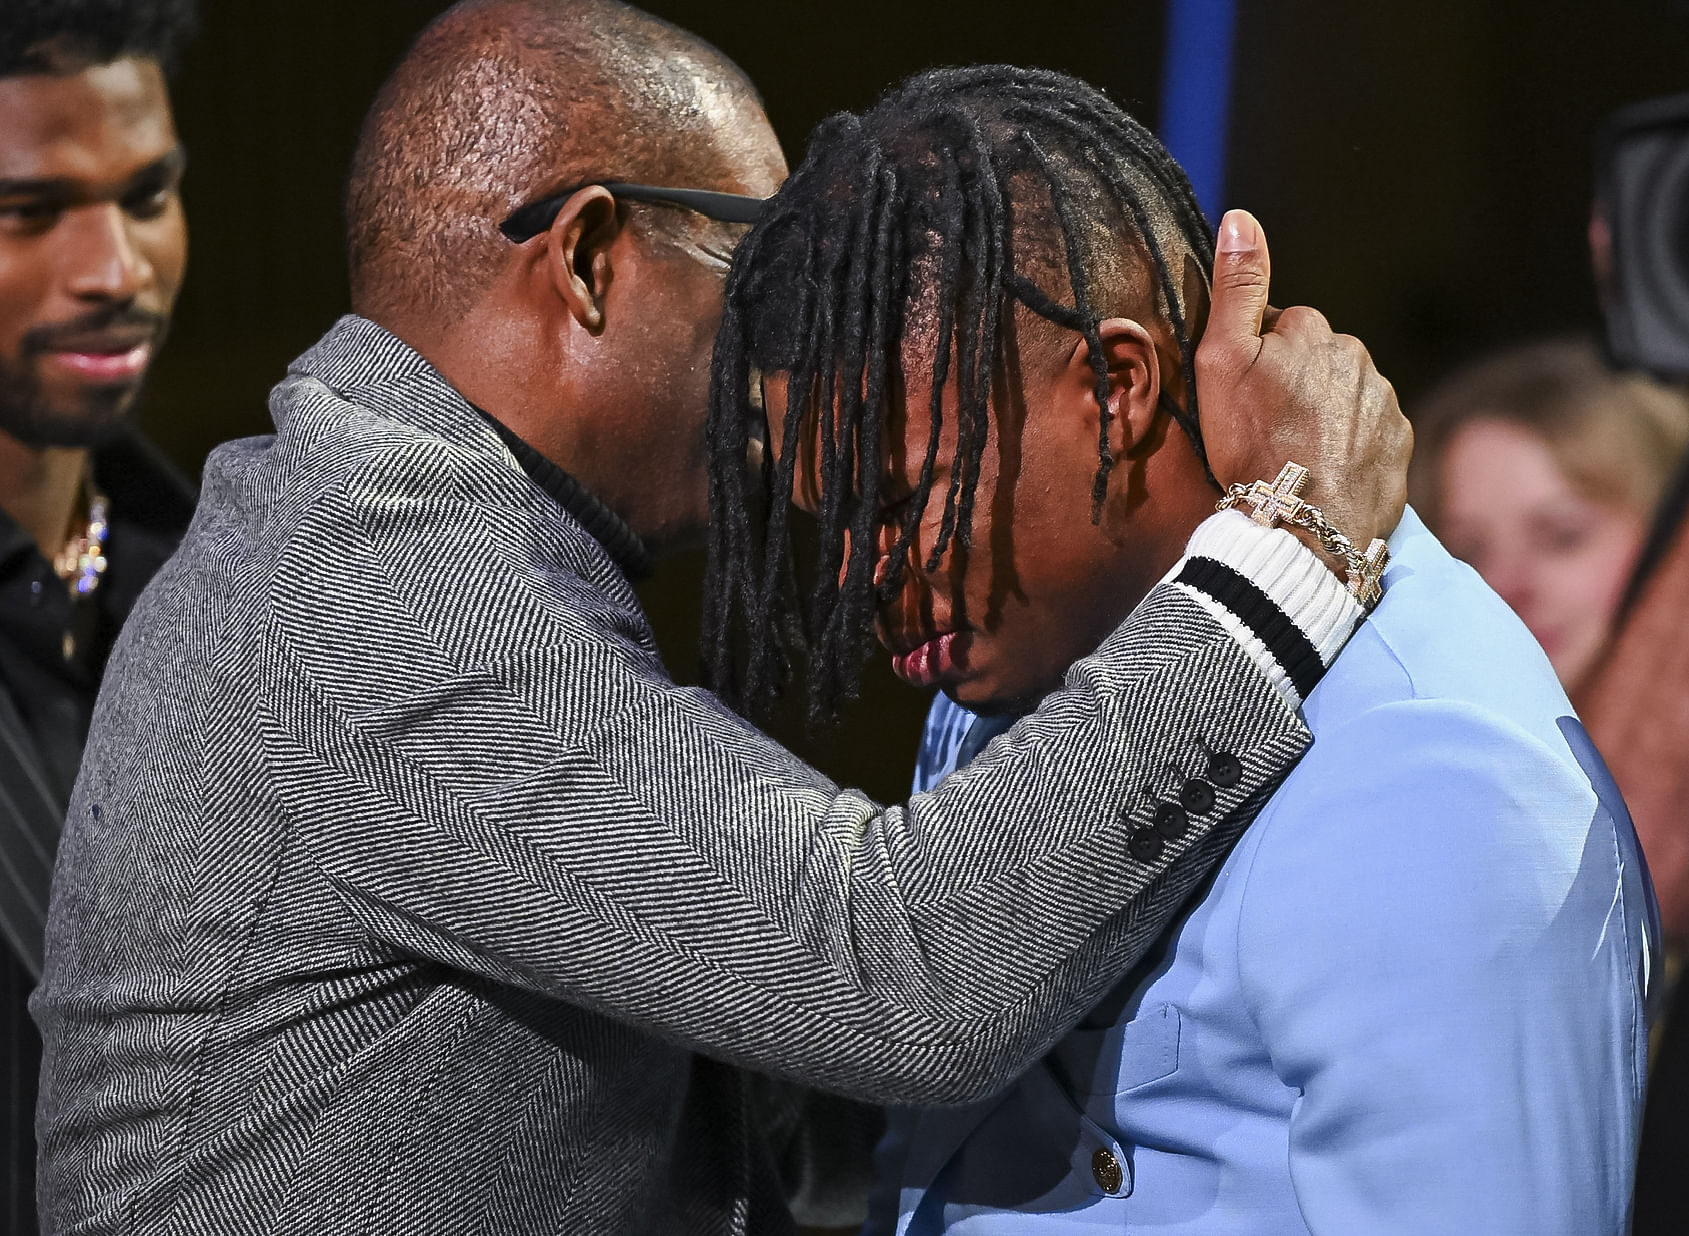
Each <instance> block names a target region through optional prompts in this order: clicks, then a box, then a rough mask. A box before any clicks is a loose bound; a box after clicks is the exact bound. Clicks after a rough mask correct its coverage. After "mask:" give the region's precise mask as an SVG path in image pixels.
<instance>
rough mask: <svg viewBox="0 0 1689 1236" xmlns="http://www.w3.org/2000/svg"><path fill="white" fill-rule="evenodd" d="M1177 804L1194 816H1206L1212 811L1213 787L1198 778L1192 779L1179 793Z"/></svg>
mask: <svg viewBox="0 0 1689 1236" xmlns="http://www.w3.org/2000/svg"><path fill="white" fill-rule="evenodd" d="M1179 802H1180V803H1182V804H1183V805H1184V808H1185V810H1186V811H1189V812H1191V813H1192V814H1194V815H1207V814H1208V813H1209V812H1210V811H1212V810H1214V787H1213V786H1211V785H1209V784H1208V782H1206V781H1204V780H1202V779H1201V778H1200V777H1192V778H1191V779H1190V780H1189V781H1187V782H1185V786H1184V788H1183V789H1182V790H1180V791H1179Z"/></svg>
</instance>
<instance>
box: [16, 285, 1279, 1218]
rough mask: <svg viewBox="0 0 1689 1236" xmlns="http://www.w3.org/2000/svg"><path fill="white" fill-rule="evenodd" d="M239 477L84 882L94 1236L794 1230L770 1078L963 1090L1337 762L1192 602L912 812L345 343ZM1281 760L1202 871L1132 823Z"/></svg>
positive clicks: (194, 534) (1012, 1053)
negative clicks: (1320, 765) (1223, 764)
mask: <svg viewBox="0 0 1689 1236" xmlns="http://www.w3.org/2000/svg"><path fill="white" fill-rule="evenodd" d="M273 410H274V414H275V420H276V425H277V429H278V433H277V436H276V437H275V438H274V439H273V440H271V439H256V440H252V441H248V442H242V443H235V444H232V445H229V446H226V447H224V448H222V449H221V450H219V451H218V452H217V453H216V454H215V455H214V456H213V457H212V459H211V461H210V463H209V464H208V466H207V471H206V476H205V486H204V493H203V497H202V499H201V501H200V506H199V511H198V514H197V516H196V518H195V520H194V524H193V527H192V529H191V531H190V533H189V536H188V538H187V541H186V542H185V544H184V545H183V548H182V550H181V552H180V553H179V554H178V555H177V556H176V557H175V559H174V560H173V561H172V562H171V563H170V564H169V565H168V566H167V567H166V568H165V569H164V571H163V572H162V573H161V574H160V575H159V577H158V578H157V580H156V581H155V582H154V584H153V586H152V588H151V590H150V591H149V592H148V594H147V595H146V597H145V598H144V599H143V601H142V603H141V604H140V606H139V607H138V608H137V610H136V611H135V613H134V616H133V618H132V619H131V621H130V625H129V627H128V628H127V630H126V632H125V634H124V637H123V641H122V643H121V644H120V646H119V648H118V651H117V653H116V655H115V657H114V658H113V661H112V664H111V669H110V671H109V672H108V675H107V679H106V683H105V689H104V693H103V695H102V697H101V700H100V705H99V710H98V714H97V716H96V718H95V724H94V734H93V737H92V740H91V742H90V744H89V748H88V756H87V760H86V762H85V763H84V765H83V770H82V777H81V780H80V781H79V783H78V787H77V791H76V795H75V798H74V801H73V802H72V804H71V809H70V816H69V820H68V823H67V826H66V831H65V836H64V841H63V846H62V849H61V852H60V860H59V867H58V871H57V875H56V877H55V883H54V889H53V900H52V909H51V916H50V924H49V944H48V957H47V968H46V975H45V979H44V982H43V985H42V987H41V989H40V992H39V993H38V995H37V997H36V1001H35V1005H34V1007H35V1010H36V1014H37V1017H38V1020H39V1021H40V1022H41V1024H42V1027H43V1030H44V1033H45V1038H46V1043H47V1056H48V1058H47V1065H46V1068H45V1071H44V1073H43V1092H42V1102H41V1109H40V1119H39V1129H40V1134H41V1140H42V1146H43V1152H42V1172H41V1200H42V1203H43V1214H44V1224H45V1229H46V1231H47V1232H49V1233H54V1234H64V1233H72V1232H75V1233H87V1234H93V1233H101V1234H104V1233H133V1234H136V1236H140V1234H147V1236H153V1234H159V1233H172V1234H188V1233H205V1234H207V1236H209V1234H212V1233H215V1234H217V1236H239V1234H241V1233H260V1232H262V1233H299V1234H300V1236H304V1234H306V1233H309V1234H311V1236H326V1234H330V1233H335V1234H338V1233H391V1234H395V1236H426V1234H432V1233H441V1234H446V1233H450V1234H451V1236H466V1234H472V1233H501V1234H509V1236H519V1234H528V1233H606V1234H613V1233H642V1234H643V1233H669V1232H674V1233H699V1234H707V1236H716V1234H726V1233H742V1232H753V1233H763V1232H781V1231H785V1230H788V1228H789V1225H790V1219H789V1217H788V1215H787V1212H786V1209H785V1206H784V1203H783V1200H782V1195H781V1190H782V1185H781V1182H780V1181H779V1180H778V1179H777V1175H776V1173H775V1171H774V1169H773V1167H772V1166H771V1164H772V1163H773V1162H774V1160H775V1158H776V1157H777V1156H776V1153H775V1152H774V1150H773V1149H771V1148H770V1147H769V1146H768V1145H767V1144H766V1139H765V1138H764V1137H763V1135H762V1131H761V1130H762V1127H763V1126H762V1123H761V1117H760V1116H759V1114H758V1108H757V1104H756V1102H755V1100H754V1094H756V1093H761V1092H762V1088H761V1087H757V1088H753V1087H750V1086H749V1085H747V1081H748V1079H747V1078H746V1077H745V1076H744V1075H743V1074H742V1073H741V1072H740V1071H739V1070H740V1069H741V1068H748V1069H756V1070H760V1071H764V1072H767V1073H771V1074H774V1075H777V1076H780V1077H785V1078H790V1079H799V1080H802V1081H805V1082H808V1083H811V1084H813V1085H816V1086H820V1087H824V1088H828V1089H831V1090H835V1091H838V1092H842V1093H846V1094H849V1095H853V1096H857V1097H860V1098H865V1099H872V1100H893V1101H899V1102H904V1103H945V1102H954V1101H963V1100H968V1099H970V1098H974V1097H977V1096H980V1095H982V1094H985V1093H987V1092H989V1091H991V1090H993V1089H994V1088H997V1087H1000V1086H1002V1085H1003V1084H1004V1083H1006V1082H1007V1081H1008V1080H1009V1079H1010V1078H1011V1077H1013V1076H1014V1075H1015V1074H1016V1072H1017V1071H1018V1070H1020V1069H1022V1068H1024V1067H1025V1066H1026V1065H1028V1064H1029V1063H1030V1062H1031V1061H1033V1060H1034V1059H1036V1058H1037V1057H1038V1056H1039V1055H1040V1053H1041V1052H1043V1051H1044V1050H1045V1048H1046V1047H1047V1045H1048V1044H1050V1043H1051V1042H1052V1041H1053V1040H1054V1039H1055V1038H1056V1037H1057V1036H1058V1035H1059V1034H1061V1033H1062V1031H1063V1030H1064V1028H1065V1027H1066V1026H1067V1025H1069V1024H1070V1023H1071V1022H1073V1021H1074V1020H1075V1019H1076V1018H1077V1017H1078V1016H1079V1015H1080V1013H1081V1012H1082V1011H1083V1009H1084V1008H1085V1007H1086V1006H1087V1005H1088V1004H1089V1003H1091V1002H1092V1001H1093V999H1095V998H1096V997H1097V996H1099V995H1100V994H1101V993H1102V992H1104V991H1105V990H1106V989H1107V988H1108V987H1109V986H1110V984H1111V983H1112V982H1113V981H1114V980H1115V979H1116V978H1118V977H1119V975H1120V974H1121V973H1122V972H1123V971H1124V970H1125V969H1126V968H1127V966H1128V965H1130V963H1131V962H1132V961H1133V959H1134V958H1136V957H1137V956H1138V955H1140V954H1141V953H1142V952H1143V950H1144V949H1145V948H1146V947H1147V946H1148V944H1149V943H1150V942H1151V940H1152V939H1153V937H1154V936H1155V934H1156V933H1157V932H1158V931H1159V930H1160V929H1161V927H1162V925H1163V924H1164V923H1165V921H1166V920H1167V919H1168V917H1169V916H1170V915H1171V914H1172V912H1173V911H1174V909H1175V908H1176V907H1177V905H1178V903H1179V902H1180V901H1181V900H1183V898H1184V897H1185V896H1186V894H1187V893H1188V892H1189V891H1190V889H1191V887H1192V886H1193V884H1194V883H1195V882H1196V881H1197V880H1198V879H1200V877H1201V875H1202V874H1203V872H1204V870H1205V869H1206V868H1207V867H1209V866H1210V865H1211V864H1212V862H1213V861H1214V860H1215V859H1216V858H1217V857H1218V855H1219V854H1220V852H1221V851H1222V850H1223V849H1224V848H1225V846H1226V845H1228V844H1229V843H1230V841H1231V840H1232V839H1233V838H1234V837H1235V835H1236V833H1237V831H1238V830H1239V829H1240V828H1241V827H1242V825H1243V824H1244V823H1245V821H1246V820H1247V819H1248V818H1249V817H1250V816H1252V815H1253V812H1254V810H1255V809H1256V808H1257V807H1258V806H1259V804H1260V803H1261V802H1262V801H1263V800H1264V798H1265V796H1266V794H1267V793H1268V792H1269V791H1270V789H1271V788H1272V787H1273V786H1274V785H1276V784H1277V782H1278V780H1279V779H1280V777H1281V776H1282V774H1283V772H1284V771H1285V770H1286V768H1287V767H1288V766H1289V764H1290V763H1291V762H1292V761H1293V760H1294V759H1295V757H1296V756H1297V755H1298V754H1299V753H1300V752H1301V750H1302V749H1303V748H1304V746H1305V744H1306V742H1307V736H1306V732H1305V731H1304V730H1303V728H1302V727H1301V725H1300V724H1299V722H1298V721H1297V720H1296V719H1295V717H1294V716H1293V715H1292V714H1291V713H1290V712H1289V710H1287V709H1286V708H1285V707H1284V705H1283V704H1282V703H1281V702H1280V701H1279V699H1278V698H1277V696H1275V695H1274V693H1273V692H1272V690H1271V689H1270V688H1269V687H1268V685H1267V683H1266V681H1265V679H1264V678H1263V676H1262V675H1261V674H1260V673H1259V672H1258V671H1257V670H1256V669H1255V668H1254V667H1253V666H1252V665H1251V663H1250V662H1249V660H1248V659H1247V657H1246V656H1245V655H1244V654H1243V653H1242V652H1241V651H1240V650H1239V649H1238V647H1237V646H1236V645H1235V644H1234V643H1233V642H1232V640H1230V639H1229V638H1228V637H1227V636H1226V635H1224V634H1223V633H1222V632H1221V631H1220V630H1219V628H1218V627H1217V626H1216V625H1215V624H1214V623H1213V622H1212V621H1211V620H1210V619H1208V618H1207V617H1206V616H1205V615H1203V614H1202V613H1201V612H1200V610H1199V609H1198V607H1196V606H1194V605H1192V604H1190V603H1188V602H1187V601H1186V600H1184V599H1182V598H1181V597H1179V596H1177V595H1176V594H1175V593H1174V592H1172V591H1171V590H1168V589H1162V590H1158V592H1157V593H1156V594H1155V595H1153V596H1152V597H1151V598H1150V600H1149V601H1148V602H1147V603H1146V604H1145V606H1144V607H1143V608H1142V609H1141V610H1140V612H1139V614H1138V615H1137V616H1136V617H1135V618H1134V620H1133V621H1132V622H1130V623H1128V624H1127V626H1126V628H1124V629H1123V632H1122V633H1121V634H1119V635H1117V636H1115V637H1114V638H1113V639H1112V641H1111V642H1110V644H1109V645H1107V646H1106V647H1105V649H1104V650H1103V651H1102V652H1101V653H1100V654H1099V655H1097V656H1096V657H1094V658H1092V659H1090V660H1088V661H1086V662H1084V663H1082V664H1081V665H1079V666H1078V667H1076V669H1075V670H1074V672H1073V674H1072V676H1071V686H1070V689H1069V690H1067V691H1065V692H1063V693H1061V694H1059V695H1058V696H1057V697H1055V698H1053V699H1052V700H1051V701H1050V702H1049V704H1048V705H1047V706H1046V707H1045V708H1044V709H1042V710H1041V711H1040V712H1039V713H1038V714H1037V716H1036V718H1035V719H1033V720H1031V721H1030V722H1028V723H1026V724H1023V725H1022V726H1020V727H1019V728H1018V729H1017V730H1016V731H1014V733H1013V734H1012V735H1010V736H1009V737H1008V738H1007V739H1005V740H1004V741H1002V742H1000V743H999V744H998V745H997V746H996V747H994V748H993V749H992V751H991V752H989V753H988V754H987V755H986V756H985V757H984V758H982V759H981V760H979V761H978V762H976V763H975V764H974V765H973V766H972V767H971V768H970V769H969V770H968V771H967V772H965V773H963V774H961V775H959V776H957V777H955V778H953V779H952V780H951V781H949V782H947V783H946V785H945V786H944V788H943V790H942V791H941V792H939V793H935V794H931V795H926V796H922V797H920V798H917V799H915V800H914V801H913V802H911V803H910V804H909V805H908V806H907V807H906V808H905V807H894V808H881V807H879V806H877V805H876V804H874V803H872V802H870V801H868V800H867V799H866V798H865V797H863V795H861V794H859V793H856V792H854V791H851V790H841V789H840V788H839V787H837V786H835V785H833V784H831V783H830V782H829V781H827V780H826V779H825V778H823V777H822V776H820V775H819V774H817V773H816V772H814V771H812V770H810V769H808V768H806V767H804V766H803V765H801V764H799V763H797V762H796V761H795V760H793V759H792V758H791V757H790V756H788V755H787V754H786V753H785V752H783V751H782V750H781V749H779V748H778V747H776V746H774V745H773V744H771V743H769V742H768V741H767V740H766V739H764V738H762V737H761V736H759V735H758V734H757V733H755V732H754V731H753V730H751V729H750V728H748V727H747V726H745V725H744V724H743V723H742V722H740V721H739V720H737V719H736V718H735V717H733V716H732V715H731V714H729V713H728V712H727V711H726V710H724V709H723V708H722V707H721V706H720V705H719V704H718V703H717V702H716V701H715V700H714V699H713V698H712V697H711V696H709V695H707V694H705V693H704V692H701V691H698V690H691V689H682V688H678V687H676V686H674V685H673V684H672V683H671V682H670V681H669V680H668V678H667V677H666V675H665V673H664V671H663V667H662V665H661V664H660V663H659V661H658V658H657V654H656V651H655V648H654V645H653V643H652V639H651V633H650V631H649V629H648V628H647V625H646V621H645V618H644V616H643V615H642V613H641V611H640V608H639V606H638V604H637V602H636V600H635V598H634V594H633V592H632V591H631V589H630V588H629V586H628V584H627V582H626V580H625V579H624V578H623V577H622V576H621V575H620V574H619V573H618V571H617V570H616V569H615V567H614V566H613V565H612V563H611V562H610V561H609V560H608V559H607V558H606V557H605V555H604V554H603V552H602V550H601V549H600V548H599V547H598V545H597V544H596V543H595V542H593V541H592V540H591V539H590V538H588V537H587V536H586V535H585V534H584V533H583V532H582V531H581V530H580V528H579V526H578V525H576V524H575V523H574V521H573V520H571V519H570V518H569V517H568V516H566V515H565V514H564V513H562V512H561V511H560V510H559V509H558V508H557V507H556V506H555V504H553V503H552V502H551V500H550V499H548V498H547V497H546V496H545V495H544V494H543V493H542V492H541V490H539V489H538V488H537V487H536V486H535V485H534V484H533V483H531V482H530V481H529V479H528V478H527V476H526V475H525V474H524V473H522V472H521V471H520V470H519V469H518V467H517V466H516V463H515V461H514V460H513V459H512V458H511V456H510V455H509V453H508V452H507V451H506V450H505V448H504V446H503V444H502V443H501V442H500V441H499V439H498V437H497V436H496V435H495V434H494V432H493V431H492V429H491V428H489V427H488V426H487V424H486V423H485V422H484V421H482V420H481V419H480V418H479V417H478V416H477V415H476V414H475V413H474V412H473V411H472V409H470V407H469V406H468V405H467V404H466V403H465V402H464V401H463V400H462V399H461V398H460V397H459V396H457V395H456V393H455V392H453V391H452V390H451V389H450V388H449V387H448V386H447V385H446V384H445V383H444V382H443V381H442V380H441V378H440V377H439V375H438V374H436V373H435V372H434V371H433V370H432V369H431V368H430V367H429V366H428V365H427V364H426V363H425V362H424V361H422V359H421V358H420V357H418V356H417V355H416V354H415V353H413V352H411V351H410V350H409V349H408V348H406V347H405V346H404V345H402V344H401V343H399V342H398V341H397V340H396V339H394V338H393V337H392V336H391V335H389V334H387V333H386V332H384V331H382V330H380V329H379V328H378V327H375V326H374V325H373V324H371V323H369V322H366V321H362V320H359V319H355V318H349V319H345V320H343V321H342V322H341V323H340V324H339V325H337V326H336V327H335V329H334V330H333V331H331V332H330V334H329V335H328V336H327V337H326V338H325V339H324V340H323V341H322V342H321V343H320V344H318V346H317V347H316V348H315V349H313V350H312V351H311V352H310V353H308V354H307V355H306V356H304V357H303V358H302V359H301V360H300V361H299V362H297V364H296V365H295V366H294V368H293V370H292V371H291V373H290V375H289V377H288V378H287V380H286V381H285V382H284V383H283V384H282V385H281V386H280V387H278V388H277V390H276V392H275V395H274V398H273ZM1201 742H1206V743H1207V744H1209V745H1210V746H1211V747H1216V748H1220V749H1225V750H1232V751H1235V752H1237V753H1238V754H1239V755H1240V756H1241V757H1242V759H1243V763H1244V767H1245V769H1246V778H1245V780H1244V783H1243V784H1242V785H1241V786H1239V787H1237V788H1236V789H1233V790H1227V791H1224V792H1223V794H1222V801H1221V805H1220V807H1219V809H1217V810H1216V811H1215V812H1213V813H1211V815H1210V816H1209V817H1208V818H1207V820H1206V821H1203V822H1199V825H1198V827H1197V828H1195V829H1193V831H1192V832H1191V833H1190V834H1189V835H1188V836H1187V837H1186V838H1185V839H1184V840H1182V841H1180V842H1179V843H1177V844H1174V845H1170V846H1169V847H1168V852H1167V855H1166V856H1165V857H1164V858H1163V859H1162V860H1160V861H1159V862H1157V863H1156V864H1145V863H1142V862H1139V861H1136V860H1134V859H1132V858H1130V857H1128V856H1127V854H1126V851H1125V830H1124V826H1123V824H1122V821H1121V818H1120V817H1121V813H1122V811H1123V810H1126V811H1128V812H1137V813H1139V815H1140V817H1141V816H1142V815H1147V802H1148V799H1147V797H1146V791H1147V789H1153V788H1154V787H1155V786H1157V785H1160V786H1162V787H1166V786H1168V785H1169V784H1176V781H1172V780H1170V778H1175V773H1174V771H1173V769H1174V767H1175V766H1177V767H1180V768H1183V769H1184V770H1186V771H1187V772H1194V771H1196V770H1197V769H1199V768H1201V767H1202V764H1201V760H1202V756H1201V750H1200V745H1199V744H1200V743H1201Z"/></svg>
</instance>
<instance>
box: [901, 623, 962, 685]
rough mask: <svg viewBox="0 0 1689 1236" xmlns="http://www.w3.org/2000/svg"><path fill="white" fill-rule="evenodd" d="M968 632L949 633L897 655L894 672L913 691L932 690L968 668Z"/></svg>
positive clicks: (934, 637) (936, 636)
mask: <svg viewBox="0 0 1689 1236" xmlns="http://www.w3.org/2000/svg"><path fill="white" fill-rule="evenodd" d="M970 642H971V637H970V636H969V635H968V633H967V632H966V631H946V632H943V633H942V634H939V635H935V636H933V637H932V638H931V639H929V640H927V641H926V642H925V643H922V644H917V645H916V646H915V647H913V648H911V649H909V650H908V651H907V652H894V653H893V654H892V658H891V671H892V673H894V674H896V675H897V676H898V677H899V678H901V679H903V681H904V682H906V683H908V684H909V685H910V686H914V687H932V686H937V685H938V684H939V683H941V682H943V681H945V680H946V679H949V678H954V677H955V676H956V675H957V674H959V673H961V672H962V671H963V670H965V669H966V668H967V656H968V644H969V643H970Z"/></svg>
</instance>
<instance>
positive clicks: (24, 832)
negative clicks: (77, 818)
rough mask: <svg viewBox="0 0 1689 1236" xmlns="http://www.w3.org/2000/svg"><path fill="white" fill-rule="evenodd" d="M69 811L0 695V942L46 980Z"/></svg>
mask: <svg viewBox="0 0 1689 1236" xmlns="http://www.w3.org/2000/svg"><path fill="white" fill-rule="evenodd" d="M63 824H64V808H63V806H62V805H61V804H60V803H59V802H58V800H57V799H56V798H55V797H54V795H53V792H52V790H51V789H50V788H49V787H48V785H47V780H46V778H45V777H44V776H43V775H42V772H41V759H40V755H39V753H38V752H37V751H36V748H35V742H34V740H33V739H31V738H30V736H29V731H28V730H27V729H25V727H24V723H23V718H22V717H21V716H19V715H18V710H17V706H16V705H15V704H13V703H12V697H11V696H10V695H9V694H8V693H7V692H6V691H4V690H0V937H4V939H5V942H6V943H7V944H8V945H10V946H11V948H12V951H13V952H15V953H16V954H17V955H18V957H19V958H20V959H21V960H22V961H23V963H24V965H25V966H27V967H28V969H29V972H30V974H31V975H32V976H34V977H35V978H36V979H39V978H40V977H41V955H42V948H43V943H44V941H45V938H46V934H47V899H48V896H49V894H50V892H51V890H52V884H53V854H54V852H55V851H56V850H57V848H58V843H59V832H60V830H61V828H62V827H63Z"/></svg>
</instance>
